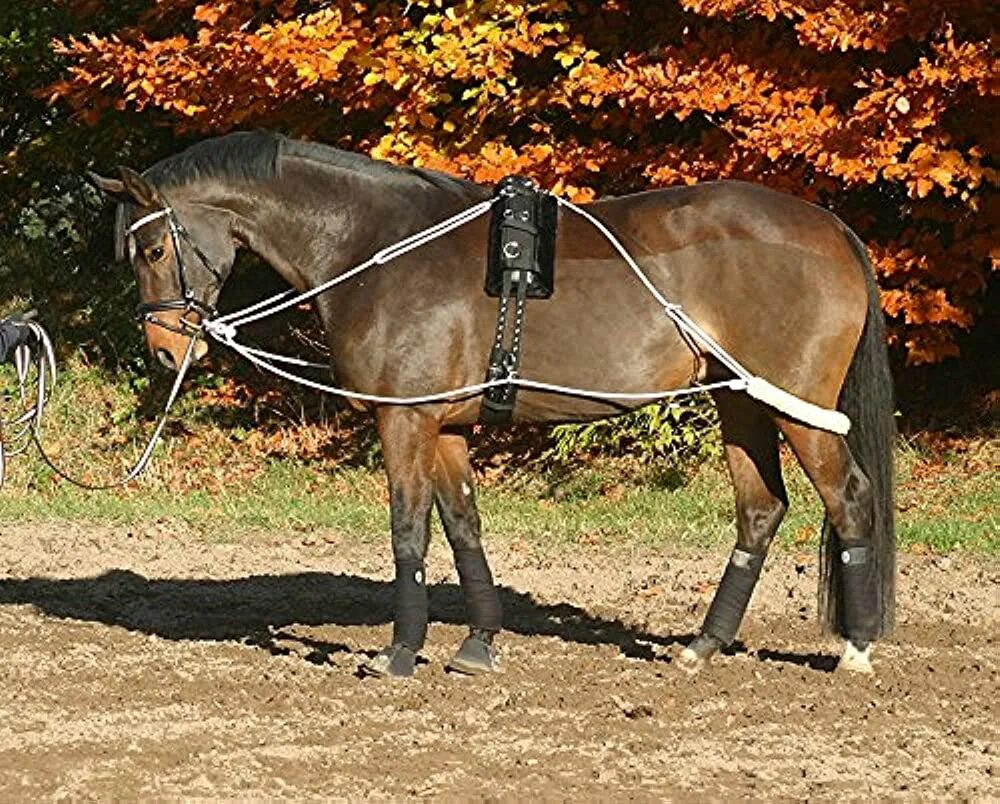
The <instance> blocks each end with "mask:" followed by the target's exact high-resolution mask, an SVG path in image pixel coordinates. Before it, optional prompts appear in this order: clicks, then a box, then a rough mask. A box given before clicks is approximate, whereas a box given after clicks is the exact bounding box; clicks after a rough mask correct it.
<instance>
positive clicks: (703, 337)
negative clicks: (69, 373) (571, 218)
mask: <svg viewBox="0 0 1000 804" xmlns="http://www.w3.org/2000/svg"><path fill="white" fill-rule="evenodd" d="M556 200H557V202H558V203H559V204H561V205H562V206H564V207H566V208H567V209H569V210H570V211H572V212H574V213H576V214H577V215H580V216H581V217H583V218H584V219H585V220H587V221H588V222H589V223H590V224H591V225H593V226H594V227H595V228H596V229H597V230H598V231H599V232H601V234H603V235H604V237H605V238H606V239H607V240H608V242H609V243H611V245H612V246H613V247H614V249H615V250H616V251H617V252H618V254H619V255H620V256H621V257H622V259H623V260H624V261H625V263H626V264H627V265H628V266H629V268H630V269H631V270H632V272H633V273H634V274H635V276H636V277H637V278H638V279H639V281H640V282H641V283H642V285H643V287H645V288H646V290H647V291H649V293H650V295H652V297H653V298H654V299H655V300H656V302H657V303H658V304H659V305H660V306H661V307H662V308H663V311H664V312H665V313H666V315H667V316H668V317H669V318H670V319H671V320H672V321H673V322H674V324H675V325H676V326H677V328H678V329H679V330H680V332H681V333H682V334H683V335H685V336H687V337H689V338H691V339H692V340H695V341H697V342H698V343H700V344H701V345H702V346H703V347H704V348H705V349H707V350H708V351H709V352H710V353H711V354H712V355H713V356H714V357H715V358H716V359H717V360H719V362H720V363H722V364H723V365H724V366H726V367H727V368H728V369H729V370H730V371H732V372H733V374H735V375H736V376H735V378H734V379H730V380H722V381H719V382H714V383H707V384H703V385H695V386H692V387H688V388H679V389H675V390H671V391H649V392H637V393H620V392H615V391H600V390H593V389H587V388H574V387H572V386H566V385H557V384H555V383H547V382H540V381H537V380H529V379H526V378H523V377H519V376H517V375H516V374H513V373H512V374H510V375H509V376H508V377H506V378H502V379H497V380H491V381H487V382H480V383H474V384H472V385H466V386H462V387H461V388H453V389H451V390H447V391H439V392H437V393H430V394H423V395H418V396H383V395H380V394H365V393H361V392H358V391H351V390H349V389H347V388H340V387H337V386H333V385H327V384H326V383H321V382H317V381H315V380H311V379H309V378H306V377H301V376H299V375H296V374H293V373H292V372H290V371H286V370H285V369H283V368H281V367H279V366H278V365H275V364H276V363H284V364H286V365H290V366H297V367H299V368H313V369H328V368H329V366H328V365H327V364H325V363H315V362H311V361H308V360H302V359H300V358H297V357H292V356H290V355H281V354H275V353H272V352H267V351H264V350H263V349H258V348H255V347H251V346H248V345H246V344H242V343H239V342H238V341H237V340H236V337H237V335H238V330H239V327H241V326H243V325H244V324H249V323H251V322H253V321H258V320H260V319H262V318H266V317H268V316H271V315H274V314H276V313H279V312H281V311H282V310H287V309H288V308H290V307H294V306H297V305H300V304H302V303H303V302H305V301H308V300H310V299H312V298H314V297H316V296H318V295H319V294H321V293H324V292H325V291H327V290H329V289H330V288H333V287H335V286H337V285H339V284H342V283H343V282H347V281H348V280H350V279H353V278H354V277H355V276H358V275H359V274H361V273H363V272H364V271H367V270H369V269H372V268H377V267H378V266H380V265H384V264H386V263H388V262H390V261H392V260H394V259H396V258H397V257H400V256H402V255H403V254H406V253H408V252H410V251H413V250H414V249H417V248H420V247H421V246H423V245H425V244H427V243H429V242H431V241H433V240H436V239H438V238H440V237H443V236H444V235H446V234H448V233H449V232H451V231H453V230H455V229H457V228H459V227H460V226H464V225H465V224H466V223H469V222H470V221H473V220H475V219H476V218H479V217H481V216H482V215H485V214H486V213H487V212H489V211H490V209H491V208H492V206H493V204H494V203H495V202H496V199H495V198H494V199H491V200H489V201H483V202H481V203H479V204H476V205H475V206H472V207H470V208H469V209H466V210H464V211H462V212H460V213H458V214H457V215H453V216H452V217H450V218H447V219H446V220H443V221H441V222H440V223H436V224H434V225H433V226H430V227H428V228H427V229H424V230H423V231H420V232H417V233H416V234H413V235H410V236H409V237H406V238H404V239H403V240H401V241H399V242H398V243H395V244H394V245H391V246H388V247H386V248H384V249H382V250H381V251H378V252H376V253H375V254H374V255H373V256H372V257H371V258H370V259H368V260H366V261H365V262H363V263H361V264H359V265H357V266H355V267H354V268H351V269H350V270H348V271H346V272H345V273H342V274H340V275H339V276H336V277H334V278H333V279H330V280H328V281H326V282H324V283H322V284H320V285H317V286H316V287H314V288H312V289H310V290H307V291H304V292H301V293H297V292H296V291H295V290H287V291H284V292H282V293H279V294H276V295H274V296H271V297H269V298H267V299H263V300H262V301H259V302H257V303H256V304H253V305H251V306H249V307H246V308H244V309H242V310H237V311H235V312H232V313H228V314H226V315H223V316H219V317H217V318H214V319H206V320H204V321H202V322H201V325H200V329H201V331H198V332H195V334H194V335H193V336H192V337H191V338H190V340H189V341H188V347H187V351H186V352H185V354H184V359H183V360H182V361H181V365H180V367H179V368H178V370H177V376H176V377H175V378H174V383H173V386H172V387H171V390H170V394H169V396H168V398H167V401H166V404H165V405H164V409H163V413H162V414H161V416H160V420H159V422H158V423H157V425H156V429H155V430H154V431H153V435H152V437H151V438H150V440H149V443H148V444H147V445H146V448H145V449H144V450H143V452H142V454H141V455H140V457H139V459H138V461H137V462H136V463H135V465H134V466H133V467H132V468H131V469H130V470H129V471H128V472H127V473H126V475H125V476H124V477H123V478H122V479H121V480H119V481H117V482H115V483H111V484H108V485H90V484H88V483H84V482H82V481H79V480H77V479H75V478H73V477H70V476H69V475H67V474H65V473H64V472H63V471H62V470H61V469H59V467H57V466H56V465H55V464H54V463H53V462H52V461H51V459H50V458H49V456H48V455H47V454H46V453H45V450H44V449H43V448H42V444H41V441H40V438H39V436H40V433H41V426H42V417H43V415H44V412H45V407H46V405H47V403H48V399H49V393H50V389H51V387H52V385H54V383H55V380H56V366H55V356H54V352H53V349H52V342H51V340H50V339H49V336H48V333H46V332H45V330H44V329H43V328H42V327H40V326H39V325H38V324H35V323H34V322H31V321H28V322H25V326H28V327H30V328H31V330H32V333H33V334H34V335H35V337H36V339H37V341H38V343H39V344H40V348H39V354H38V359H37V362H36V366H37V368H36V386H37V388H36V395H35V401H34V404H33V405H31V406H30V407H28V408H27V409H26V410H24V411H23V412H22V413H21V414H20V415H19V416H18V417H17V418H15V419H13V420H11V421H10V422H4V421H3V420H2V419H0V487H2V485H3V479H4V473H5V469H6V463H7V458H8V457H9V456H12V455H17V454H19V453H21V452H23V451H24V450H25V449H26V448H27V446H28V444H29V443H31V442H32V441H33V442H34V443H35V445H36V446H37V447H38V450H39V452H40V453H41V456H42V458H43V460H44V461H45V462H46V464H48V466H49V467H50V468H51V469H52V470H53V471H54V472H56V474H58V475H59V476H60V477H62V478H63V479H65V480H67V481H69V482H70V483H73V484H75V485H77V486H80V487H82V488H86V489H111V488H115V487H117V486H122V485H125V484H126V483H129V482H130V481H132V480H134V479H135V478H136V477H138V476H139V475H140V474H142V472H143V471H145V469H146V467H147V466H148V465H149V461H150V459H151V458H152V455H153V451H154V450H155V448H156V445H157V444H158V443H159V440H160V436H161V435H162V433H163V428H164V427H165V426H166V423H167V417H168V416H169V414H170V410H171V408H172V407H173V405H174V402H175V401H176V399H177V396H178V394H179V393H180V389H181V385H182V383H183V381H184V377H185V376H186V374H187V371H188V369H189V368H190V366H191V362H192V358H193V356H194V351H195V347H196V346H197V344H198V341H199V340H200V338H201V332H206V333H208V334H209V335H210V336H211V337H213V338H214V339H215V340H217V341H219V342H220V343H222V344H225V345H226V346H229V347H230V348H232V349H233V350H234V351H235V352H236V353H237V354H240V355H242V356H243V357H245V358H246V359H247V360H249V361H250V362H252V363H254V364H255V365H257V366H259V367H260V368H262V369H264V370H266V371H269V372H271V373H272V374H275V375H277V376H279V377H283V378H284V379H287V380H290V381H292V382H295V383H298V384H300V385H304V386H306V387H309V388H314V389H316V390H319V391H325V392H328V393H332V394H337V395H339V396H342V397H345V398H348V399H356V400H359V401H362V402H370V403H374V404H388V405H423V404H430V403H435V402H454V401H458V400H462V399H467V398H469V397H472V396H477V395H479V394H482V393H483V392H484V391H486V390H488V389H490V388H494V387H499V386H511V385H513V386H517V387H519V388H524V389H527V390H533V391H541V392H548V393H557V394H564V395H567V396H577V397H583V398H588V399H596V400H600V401H607V402H652V401H655V400H658V399H670V398H673V397H677V396H682V395H686V394H694V393H701V392H704V391H712V390H717V389H722V388H727V389H730V390H734V391H745V392H747V393H749V394H750V395H751V396H753V397H754V398H756V399H760V400H761V401H763V402H765V403H767V404H770V405H772V406H774V407H776V408H778V409H779V410H784V411H786V412H790V413H792V415H793V416H795V417H796V418H799V419H802V420H803V421H806V422H810V423H813V424H815V425H816V426H819V427H823V428H824V429H827V430H831V431H833V432H838V433H846V432H847V429H848V428H849V427H850V421H849V420H848V419H847V417H846V416H844V414H842V413H840V412H839V411H833V410H827V409H825V408H821V407H819V406H817V405H813V404H812V403H810V402H807V401H805V400H802V399H799V398H798V397H795V396H793V395H792V394H789V393H788V392H786V391H783V390H782V389H780V388H777V387H776V386H774V385H771V384H770V383H769V382H767V381H766V380H764V379H763V378H761V377H756V376H754V375H752V374H751V373H750V372H749V371H747V370H746V369H745V368H744V367H743V366H742V365H741V364H740V363H739V362H738V361H737V360H736V359H735V358H733V357H732V355H730V354H729V353H728V352H726V350H725V349H723V348H722V346H720V345H719V344H718V343H717V342H716V341H715V340H714V339H713V338H712V337H711V336H710V335H709V334H708V333H706V332H705V331H704V330H703V329H702V328H701V327H700V326H698V324H697V323H695V322H694V321H693V320H692V319H691V318H690V316H688V315H687V313H685V312H684V310H683V309H682V308H681V306H680V305H679V304H676V303H673V302H670V301H668V300H667V299H666V297H664V296H663V294H662V293H660V291H659V290H657V288H656V286H655V285H653V283H652V282H651V281H650V280H649V277H648V276H646V274H645V272H644V271H643V270H642V269H641V268H640V267H639V265H638V263H637V262H636V261H635V260H634V259H633V258H632V255H631V254H629V253H628V251H627V250H626V249H625V247H624V246H623V245H622V244H621V242H620V241H619V240H618V238H617V237H615V235H614V234H613V233H612V232H611V230H610V229H609V228H608V227H607V226H605V225H604V224H603V223H602V222H601V221H600V220H598V219H597V218H596V217H594V216H593V215H591V214H590V213H589V212H587V211H586V210H584V209H582V208H581V207H578V206H576V205H575V204H573V203H572V202H570V201H567V200H565V199H563V198H559V197H558V196H557V197H556ZM172 212H173V211H172V210H171V209H170V207H164V208H162V209H159V210H157V211H156V212H151V213H150V214H148V215H144V216H143V217H141V218H139V219H138V220H137V221H135V222H134V223H132V224H131V226H129V228H128V233H129V234H130V235H131V234H134V233H135V232H136V231H137V230H138V229H140V228H142V227H143V226H145V225H146V224H148V223H151V222H152V221H154V220H158V219H159V218H162V217H165V216H168V217H169V216H170V215H171V214H172ZM14 363H15V370H16V373H17V378H18V389H19V391H18V396H19V399H20V403H21V406H22V407H25V406H26V405H27V404H28V402H27V400H28V393H27V385H28V378H29V374H30V366H31V352H30V350H29V348H28V347H27V346H26V345H21V346H18V347H17V349H16V350H15V353H14ZM9 428H13V436H12V437H11V436H8V434H7V431H8V429H9ZM5 439H6V442H5ZM9 444H14V446H13V447H10V446H9Z"/></svg>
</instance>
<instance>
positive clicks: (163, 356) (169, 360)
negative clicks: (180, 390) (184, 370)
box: [156, 349, 177, 371]
mask: <svg viewBox="0 0 1000 804" xmlns="http://www.w3.org/2000/svg"><path fill="white" fill-rule="evenodd" d="M156 359H157V360H159V361H160V362H161V363H162V364H163V365H164V366H166V367H167V368H168V369H170V370H171V371H177V364H176V363H175V362H174V356H173V355H172V354H170V352H168V351H167V350H166V349H157V350H156Z"/></svg>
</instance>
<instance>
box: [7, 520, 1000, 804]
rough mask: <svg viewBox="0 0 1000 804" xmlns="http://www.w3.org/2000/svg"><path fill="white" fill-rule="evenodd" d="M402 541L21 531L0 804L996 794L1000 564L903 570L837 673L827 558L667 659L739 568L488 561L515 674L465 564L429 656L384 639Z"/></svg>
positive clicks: (432, 571) (534, 554)
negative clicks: (892, 597)
mask: <svg viewBox="0 0 1000 804" xmlns="http://www.w3.org/2000/svg"><path fill="white" fill-rule="evenodd" d="M385 549H386V548H385V546H384V545H383V544H382V543H376V542H372V543H370V544H358V543H347V542H344V541H342V540H339V539H338V538H337V537H336V536H335V535H329V534H315V535H311V536H308V537H305V538H303V537H302V536H301V535H295V534H277V535H259V536H253V537H247V538H245V539H241V540H240V543H239V544H227V543H213V542H211V541H207V540H205V539H204V538H199V537H196V536H193V535H189V534H184V533H178V532H176V531H175V530H173V529H171V528H167V527H157V526H152V527H149V528H140V529H127V528H118V529H114V528H95V527H84V528H81V527H77V526H74V525H64V524H53V525H49V526H44V527H43V526H32V527H27V526H24V527H10V526H0V550H2V552H0V555H2V556H3V559H2V563H0V570H2V572H0V651H2V656H3V661H2V664H0V679H2V690H3V695H2V698H0V799H2V800H3V801H8V800H12V799H14V800H17V799H20V800H28V799H32V800H35V799H38V798H40V797H44V798H49V799H53V798H73V799H88V798H96V799H108V798H112V797H114V798H135V797H139V796H141V797H144V798H145V797H150V796H152V797H157V798H172V797H188V796H227V797H261V796H264V797H273V798H296V799H309V798H360V797H373V798H401V797H407V796H427V797H435V798H439V799H444V800H483V799H489V800H504V801H514V800H517V801H524V800H530V799H535V800H564V799H581V798H582V799H588V800H592V799H603V800H609V799H614V800H621V799H628V800H662V799H680V800H687V799H690V798H693V797H705V796H708V797H712V798H717V799H721V798H732V797H754V798H761V797H763V798H782V799H789V798H794V799H801V798H814V799H842V798H866V799H870V798H872V797H884V796H891V795H895V796H903V797H907V798H913V799H923V800H927V799H937V798H940V797H949V798H960V799H976V800H989V799H996V798H997V797H998V796H1000V740H998V736H1000V718H998V712H997V709H998V699H1000V644H998V641H1000V628H998V625H1000V563H998V562H996V561H995V560H992V559H985V558H981V557H963V556H957V555H956V556H951V557H941V556H926V555H925V556H916V555H914V556H905V557H903V559H902V561H901V576H900V584H899V585H900V596H901V608H900V613H899V621H900V626H899V629H898V632H897V634H896V636H895V637H894V638H893V639H892V640H891V641H887V642H885V643H882V644H880V646H879V649H878V651H877V653H876V655H875V662H876V668H877V674H876V676H875V677H874V678H866V677H857V676H850V675H844V674H842V673H835V672H831V670H832V668H833V666H834V664H835V655H836V653H837V646H836V645H835V644H832V643H830V642H826V641H824V640H822V639H821V638H820V637H819V635H818V633H817V628H816V625H815V617H814V604H813V598H814V592H815V583H816V566H815V560H814V557H813V556H812V555H807V554H804V553H803V554H799V553H797V552H795V551H790V550H786V551H783V552H779V553H777V554H775V555H774V556H773V557H772V559H773V560H772V561H771V562H770V563H769V565H768V567H767V569H766V570H765V573H764V577H763V580H762V584H761V587H760V588H759V589H758V594H757V596H756V598H755V600H754V604H753V606H752V610H751V614H750V616H749V617H748V620H747V622H746V624H745V626H744V630H743V633H742V640H743V641H742V643H740V644H739V645H738V646H737V648H736V650H734V651H733V652H732V653H731V654H730V655H727V656H722V657H720V658H719V659H718V660H717V661H716V662H715V663H714V664H713V665H712V666H711V667H710V668H709V669H708V671H706V672H705V673H703V674H702V675H701V676H699V677H697V678H696V679H694V680H692V679H690V678H688V677H686V676H684V675H683V674H682V673H680V671H679V670H678V669H677V667H676V666H675V664H674V663H673V657H674V655H675V654H676V653H677V652H678V650H679V649H680V647H681V646H682V645H683V644H684V643H685V642H686V641H688V640H689V639H690V638H691V635H692V633H693V632H694V631H695V630H696V628H697V625H698V623H699V622H700V619H701V616H702V615H703V614H704V611H705V608H706V606H707V603H708V600H709V597H710V595H711V592H712V589H713V588H714V584H715V583H716V582H717V580H718V577H719V574H720V572H721V570H722V566H723V562H724V553H723V552H721V551H713V553H712V554H711V555H704V556H697V555H693V554H691V553H681V552H674V553H671V552H663V551H656V550H653V549H651V548H647V547H644V548H623V547H620V546H611V545H601V544H581V545H576V546H573V545H562V546H556V547H543V546H542V545H541V544H539V543H537V542H527V541H517V542H509V543H497V542H493V543H491V544H489V545H488V549H489V552H490V553H491V556H492V558H493V562H494V566H495V572H496V575H497V576H498V579H499V580H500V581H501V583H502V584H503V599H504V604H505V608H506V620H507V624H508V627H509V629H510V631H509V632H507V633H505V634H504V635H503V637H502V642H501V646H502V649H503V660H504V663H505V669H504V672H503V673H502V674H498V675H494V676H491V677H488V678H474V679H470V678H463V677H458V676H454V675H450V674H447V673H445V671H444V670H443V668H442V666H443V664H444V662H445V661H446V660H447V658H448V657H449V656H450V655H451V653H452V651H453V650H454V649H455V648H456V646H457V645H458V643H459V642H460V641H461V638H462V637H463V636H464V629H463V628H462V627H461V625H460V623H461V616H462V606H461V601H460V598H459V596H458V590H457V588H456V586H455V584H454V577H455V576H454V573H453V571H452V569H451V566H450V562H449V559H448V555H447V553H446V551H445V549H444V548H443V547H442V546H440V545H439V544H438V545H435V547H434V549H433V551H432V556H431V561H430V565H429V578H430V579H431V581H432V582H434V583H435V584H437V585H436V586H435V587H434V588H433V589H432V598H431V599H432V615H433V620H434V623H433V624H432V627H431V633H430V638H429V644H428V646H427V649H426V651H425V656H426V659H427V663H426V664H423V665H421V666H420V667H419V668H418V675H417V677H416V678H415V679H413V680H411V681H408V682H387V681H380V680H376V679H371V678H361V677H359V674H358V668H359V666H360V665H361V664H362V663H363V662H364V661H365V660H366V658H367V657H368V656H369V655H371V653H372V651H374V650H375V649H377V648H379V647H381V646H382V645H383V644H384V643H385V641H386V640H387V637H388V634H389V627H388V625H387V623H388V618H389V614H390V610H389V603H390V597H391V590H390V587H389V585H388V584H387V583H386V580H385V579H386V577H387V574H386V568H387V562H386V560H385V553H384V551H385Z"/></svg>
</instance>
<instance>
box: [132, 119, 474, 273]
mask: <svg viewBox="0 0 1000 804" xmlns="http://www.w3.org/2000/svg"><path fill="white" fill-rule="evenodd" d="M284 156H291V157H297V158H300V159H305V160H308V161H310V162H316V163H318V164H322V165H329V166H330V167H333V168H339V169H343V170H349V171H351V172H354V173H359V174H362V175H364V176H370V177H372V178H375V179H379V180H382V181H390V182H398V181H400V180H401V179H402V180H409V181H413V180H416V181H417V182H419V184H422V185H424V186H425V187H431V188H435V189H439V190H447V191H450V192H462V191H466V192H467V191H468V190H469V189H470V188H475V187H476V186H477V185H475V184H474V183H473V182H470V181H466V180H464V179H458V178H455V177H453V176H449V175H448V174H446V173H439V172H438V171H434V170H426V169H424V168H416V167H407V166H403V165H394V164H392V163H390V162H381V161H378V160H375V159H372V158H371V157H369V156H365V155H364V154H357V153H352V152H350V151H342V150H340V149H338V148H333V147H332V146H329V145H324V144H322V143H318V142H309V141H306V140H293V139H290V138H288V137H285V136H283V135H281V134H275V133H273V132H270V131H236V132H233V133H231V134H224V135H222V136H221V137H212V138H210V139H207V140H202V141H201V142H197V143H195V144H194V145H191V146H189V147H188V148H185V149H184V150H183V151H181V152H180V153H176V154H173V155H171V156H168V157H167V158H166V159H161V160H160V161H159V162H157V163H156V164H154V165H153V166H152V167H150V168H148V169H147V170H146V171H145V172H144V173H143V176H144V177H146V178H147V179H149V180H150V181H151V182H152V183H153V184H154V185H155V186H157V187H161V188H168V189H169V188H170V187H180V186H183V185H186V184H191V183H194V182H199V181H205V180H211V179H216V180H221V181H254V180H260V179H265V180H266V179H273V178H276V177H278V176H280V175H281V160H282V157H284ZM418 186H419V185H418ZM127 206H128V205H125V204H119V205H118V210H117V214H116V216H115V255H116V258H117V259H119V260H121V259H123V258H124V255H125V230H126V227H127V226H128V217H129V212H130V210H129V209H128V208H127Z"/></svg>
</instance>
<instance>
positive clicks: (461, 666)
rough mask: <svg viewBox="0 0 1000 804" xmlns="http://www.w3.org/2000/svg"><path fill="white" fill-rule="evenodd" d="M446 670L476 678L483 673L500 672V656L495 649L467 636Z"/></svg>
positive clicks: (477, 638) (473, 636)
mask: <svg viewBox="0 0 1000 804" xmlns="http://www.w3.org/2000/svg"><path fill="white" fill-rule="evenodd" d="M447 669H448V670H451V671H453V672H455V673H464V674H465V675H467V676H478V675H482V674H483V673H497V672H499V671H500V655H499V654H498V653H497V649H496V648H494V647H493V646H492V645H490V644H489V643H488V642H486V641H484V640H483V639H481V638H480V637H478V636H475V635H472V636H467V637H466V638H465V641H464V642H463V643H462V646H461V647H460V648H459V649H458V652H457V653H456V654H455V655H454V657H452V660H451V661H450V662H448V666H447Z"/></svg>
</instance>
